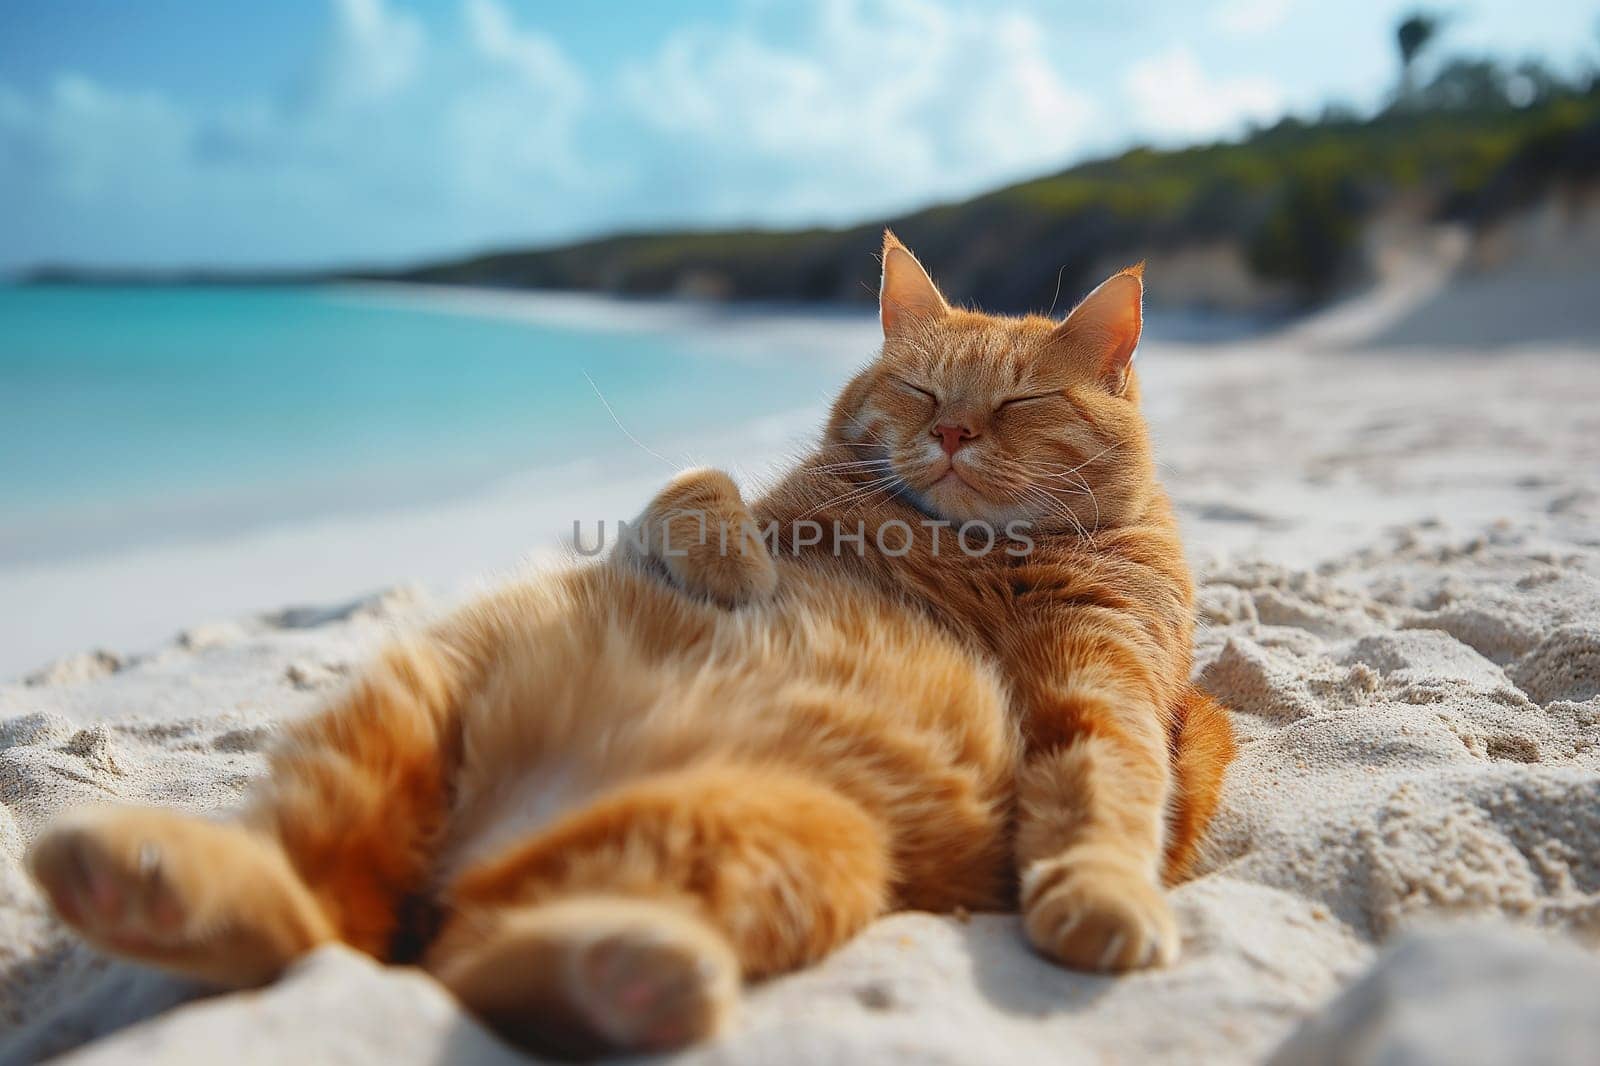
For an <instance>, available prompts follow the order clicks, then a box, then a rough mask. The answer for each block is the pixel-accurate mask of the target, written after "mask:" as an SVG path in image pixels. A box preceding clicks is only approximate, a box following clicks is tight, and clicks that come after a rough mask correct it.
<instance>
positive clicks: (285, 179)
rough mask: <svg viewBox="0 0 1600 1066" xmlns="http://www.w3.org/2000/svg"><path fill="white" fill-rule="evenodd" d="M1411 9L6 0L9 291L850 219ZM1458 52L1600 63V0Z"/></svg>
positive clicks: (1231, 102)
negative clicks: (626, 234)
mask: <svg viewBox="0 0 1600 1066" xmlns="http://www.w3.org/2000/svg"><path fill="white" fill-rule="evenodd" d="M1411 6H1413V5H1412V4H1409V3H1395V2H1388V0H1342V2H1336V3H1332V2H1328V0H1184V2H1178V0H1147V2H1144V3H1137V4H1088V3H1081V2H1075V3H1066V2H1062V3H1046V2H1043V0H1016V2H1011V3H1005V2H994V0H990V2H979V0H972V2H964V0H817V2H810V3H780V2H777V0H678V2H668V0H653V2H641V3H621V2H616V0H586V2H556V0H536V2H535V0H272V2H270V3H267V2H261V0H250V2H246V0H235V2H222V0H210V2H206V0H187V2H182V3H180V2H178V0H5V2H4V3H3V4H0V203H3V204H4V215H3V216H0V217H3V218H4V222H3V223H0V269H5V268H12V267H18V266H25V265H29V264H34V263H38V262H42V261H54V262H60V261H72V262H80V263H83V262H86V263H100V264H113V265H166V266H172V265H234V266H237V265H252V264H254V265H310V264H323V263H335V262H338V263H350V262H393V261H397V260H405V259H411V258H418V257H424V256H429V255H434V254H439V253H454V252H460V251H466V250H471V249H478V248H483V247H491V246H505V245H516V244H521V243H527V242H543V241H551V240H559V239H565V238H569V237H574V236H579V235H585V234H590V233H596V232H604V231H609V230H615V229H619V228H628V227H637V226H661V225H681V224H693V225H706V224H716V225H722V224H747V223H749V224H764V225H794V224H806V223H845V222H853V221H858V220H861V219H866V218H873V217H880V216H883V215H886V214H890V213H893V212H896V211H901V210H905V209H908V208H913V207H916V206H920V205H923V204H926V203H930V202H935V201H939V200H944V199H950V198H956V197H960V196H965V195H968V194H971V193H973V192H977V191H981V190H983V189H985V188H988V187H991V186H994V185H997V184H1000V183H1002V182H1005V181H1009V180H1013V179H1016V178H1021V177H1027V176H1030V175H1034V174H1038V173H1045V172H1049V171H1052V170H1055V169H1059V168H1060V167H1062V166H1064V165H1066V164H1068V163H1070V162H1073V161H1075V160H1077V159H1081V158H1084V157H1085V156H1089V155H1094V154H1096V153H1101V152H1105V151H1108V150H1113V149H1116V148H1119V147H1122V146H1125V145H1127V144H1129V143H1132V142H1136V141H1155V142H1158V143H1169V144H1171V143H1186V142H1190V141H1194V140H1202V139H1208V138H1214V137H1218V136H1227V135H1232V134H1235V133H1237V132H1238V131H1239V130H1241V129H1243V128H1244V126H1245V125H1246V124H1247V123H1249V122H1250V121H1252V120H1262V119H1269V118H1273V117H1276V116H1277V115H1279V114H1281V113H1283V112H1284V111H1296V112H1303V113H1311V112H1314V111H1315V110H1316V109H1317V108H1319V107H1320V105H1321V104H1322V103H1323V102H1325V101H1327V100H1329V99H1338V100H1343V101H1346V102H1348V103H1351V104H1354V105H1356V106H1360V107H1370V106H1373V105H1374V104H1376V103H1377V102H1378V101H1379V100H1380V99H1381V98H1382V95H1383V93H1384V92H1386V91H1387V89H1388V87H1389V86H1390V85H1391V84H1392V83H1393V80H1394V75H1395V58H1394V46H1393V43H1392V40H1393V27H1394V25H1395V23H1396V22H1397V21H1398V18H1399V17H1400V15H1401V14H1402V13H1404V12H1405V11H1406V10H1408V9H1409V8H1410V7H1411ZM1442 6H1446V7H1448V8H1449V9H1450V10H1452V11H1454V12H1455V15H1454V16H1453V19H1452V21H1451V23H1450V26H1449V29H1448V31H1447V34H1446V36H1445V38H1444V47H1443V48H1442V49H1441V51H1493V52H1494V53H1496V54H1499V55H1502V56H1508V57H1518V56H1523V55H1530V54H1536V55H1540V56H1542V57H1544V58H1546V59H1547V60H1549V61H1551V62H1553V63H1555V64H1556V65H1558V66H1561V67H1564V68H1567V69H1571V68H1573V67H1576V66H1579V65H1581V64H1594V63H1597V62H1600V27H1597V21H1600V3H1595V2H1594V0H1587V2H1582V3H1579V2H1569V0H1526V2H1520V3H1511V2H1507V0H1499V2H1495V3H1489V2H1487V0H1466V2H1465V3H1452V4H1448V5H1442Z"/></svg>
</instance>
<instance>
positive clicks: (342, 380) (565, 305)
mask: <svg viewBox="0 0 1600 1066" xmlns="http://www.w3.org/2000/svg"><path fill="white" fill-rule="evenodd" d="M872 326H873V323H872V321H871V316H863V315H842V316H826V315H824V316H815V315H806V316H792V315H785V314H755V313H744V312H728V311H717V310H715V309H709V308H707V309H697V308H694V307H692V306H684V305H667V304H662V305H650V304H625V303H618V302H614V301H606V300H602V299H597V298H586V297H560V296H526V295H510V294H507V295H504V296H496V295H493V294H480V295H476V296H474V295H470V294H448V293H435V292H428V291H422V292H407V291H404V290H399V289H388V288H370V289H355V288H350V289H345V288H326V289H318V288H126V289H123V288H73V287H59V288H58V287H20V288H0V563H9V562H19V561H32V560H38V559H49V558H56V557H61V556H64V555H70V554H72V553H83V552H93V551H99V550H105V549H109V548H114V547H117V546H120V545H122V544H124V543H127V542H130V541H134V540H138V539H144V538H159V537H162V536H168V535H171V534H173V533H175V532H179V531H191V532H192V531H194V530H196V529H204V530H211V531H213V532H218V533H226V532H229V531H231V530H244V529H248V528H251V527H253V526H256V525H259V524H262V523H266V522H271V521H274V520H278V519H282V518H284V517H299V516H307V515H317V514H321V513H326V512H337V511H367V510H371V509H374V508H381V507H384V506H390V505H396V504H409V503H413V502H416V501H417V500H419V499H424V498H427V497H430V496H444V495H451V494H459V493H468V492H471V491H473V490H474V488H475V487H478V486H481V485H483V484H484V483H485V482H487V481H491V480H493V479H495V478H497V477H500V476H502V475H506V474H510V473H520V472H526V471H529V470H537V469H540V468H547V467H570V466H571V464H574V463H580V462H593V461H595V460H596V458H597V457H602V458H603V457H604V456H605V455H607V454H611V453H615V452H616V451H618V450H628V449H638V448H640V447H644V448H648V449H651V450H656V449H664V450H667V451H669V452H670V453H671V454H672V455H673V457H674V458H676V457H677V455H678V454H680V453H677V452H672V449H674V448H677V447H679V446H681V445H683V444H684V442H685V441H691V440H692V439H693V438H694V436H695V435H696V434H697V433H702V432H703V433H706V434H721V435H723V436H726V434H727V433H728V432H729V430H730V428H731V427H736V426H737V425H739V424H740V423H741V422H746V421H751V420H755V419H759V418H761V417H762V416H764V415H771V414H776V413H779V412H784V411H790V410H794V409H796V408H799V407H804V406H808V405H818V404H821V403H823V402H825V401H826V400H827V399H828V398H829V397H830V396H831V395H832V394H833V392H834V391H835V390H836V389H837V387H838V384H839V382H840V381H841V380H842V379H843V376H844V374H845V373H847V372H848V368H849V367H850V366H852V365H857V364H859V363H861V362H862V361H864V360H865V359H866V358H868V357H869V356H870V354H871V346H872V337H873V330H872ZM591 382H592V384H591ZM597 393H598V394H597ZM601 396H603V397H604V402H602V400H601ZM608 404H609V407H610V411H609V412H608V410H607V405H608ZM619 422H620V423H621V425H622V426H625V427H626V431H624V430H623V429H622V428H620V427H619V424H618V423H619ZM636 442H637V443H636Z"/></svg>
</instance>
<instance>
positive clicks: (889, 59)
mask: <svg viewBox="0 0 1600 1066" xmlns="http://www.w3.org/2000/svg"><path fill="white" fill-rule="evenodd" d="M807 10H808V12H809V18H808V19H807V21H806V22H805V23H804V24H803V25H802V26H801V27H800V32H799V33H793V32H791V33H790V34H788V35H787V36H786V37H784V36H780V34H778V33H777V32H763V31H762V30H761V29H760V28H759V27H757V26H755V25H752V24H746V25H742V26H739V27H737V28H731V29H724V28H717V29H689V30H683V31H680V32H678V33H676V34H674V35H672V36H671V37H670V38H668V40H667V41H666V42H665V43H664V44H663V46H662V48H661V49H660V51H659V52H658V53H657V54H656V55H655V56H654V57H652V58H651V59H650V60H649V61H648V62H646V63H642V64H638V65H636V66H634V67H633V68H632V69H630V70H629V71H627V73H626V74H625V77H624V82H623V84H624V91H625V93H626V99H627V103H628V104H629V106H631V107H632V108H633V109H634V110H635V111H636V112H637V113H638V114H639V115H640V116H641V117H642V118H643V120H644V122H645V123H646V125H647V126H649V127H650V128H652V129H653V130H654V131H656V132H657V133H658V134H660V135H661V136H663V137H665V138H669V139H670V141H671V143H672V144H673V145H674V146H675V149H676V151H675V152H674V153H672V155H671V162H672V164H673V165H674V166H675V167H676V168H677V169H678V170H679V171H680V172H681V173H680V175H679V185H680V195H682V196H685V197H691V198H692V197H696V196H698V197H701V198H710V197H713V196H714V197H716V198H717V199H718V200H719V201H720V204H719V208H718V210H719V212H720V213H721V214H723V215H724V216H727V217H736V216H738V215H739V214H741V213H744V214H747V215H748V214H755V213H758V212H759V213H760V214H761V215H762V216H763V217H767V218H771V217H774V216H775V215H776V216H778V217H809V218H817V217H822V218H827V219H834V220H838V219H844V218H855V217H859V216H860V215H861V214H864V213H868V212H871V211H877V210H885V209H893V208H898V207H906V206H910V205H913V204H917V203H921V202H924V201H926V200H927V199H929V198H931V197H940V196H951V195H957V194H961V193H966V192H970V191H973V190H976V189H978V188H981V187H983V186H985V185H988V184H991V183H994V182H997V181H1000V180H1004V179H1007V178H1012V177H1017V176H1020V175H1025V174H1030V173H1033V172H1036V171H1039V170H1042V169H1047V168H1049V167H1052V166H1056V165H1060V164H1062V163H1064V162H1065V161H1066V160H1067V159H1068V158H1069V157H1070V156H1071V155H1072V154H1073V153H1074V152H1075V151H1076V150H1078V149H1080V148H1081V147H1082V146H1083V143H1084V140H1085V137H1086V135H1087V134H1088V131H1089V126H1090V122H1091V119H1092V118H1093V116H1094V114H1095V109H1094V107H1093V105H1092V104H1091V102H1090V101H1089V99H1088V98H1087V97H1086V96H1085V95H1084V94H1082V93H1080V92H1078V91H1076V90H1075V89H1073V88H1071V87H1070V86H1069V85H1068V84H1067V83H1066V81H1065V80H1064V79H1063V77H1062V76H1061V74H1060V72H1059V71H1058V70H1057V69H1056V67H1055V66H1054V65H1053V64H1052V63H1051V62H1050V60H1049V58H1048V50H1049V49H1048V43H1047V36H1046V34H1045V31H1044V29H1043V28H1042V27H1041V26H1040V24H1039V23H1038V22H1037V21H1036V20H1034V19H1033V18H1032V17H1031V16H1028V15H1024V14H1018V13H993V12H979V11H966V10H952V9H949V8H947V7H945V6H943V5H941V4H939V3H935V2H933V0H826V2H824V3H821V4H819V5H817V6H816V7H814V8H810V9H807Z"/></svg>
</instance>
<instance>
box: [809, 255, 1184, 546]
mask: <svg viewBox="0 0 1600 1066" xmlns="http://www.w3.org/2000/svg"><path fill="white" fill-rule="evenodd" d="M1141 275H1142V268H1140V267H1133V268H1131V269H1128V270H1124V271H1122V272H1121V273H1120V274H1116V275H1114V276H1113V277H1111V278H1110V279H1108V280H1107V281H1105V282H1104V283H1103V284H1102V285H1101V286H1100V287H1099V288H1097V289H1095V290H1094V291H1093V292H1092V293H1090V294H1089V295H1088V296H1087V297H1085V298H1084V300H1083V302H1082V303H1080V304H1078V306H1077V307H1076V308H1074V309H1073V311H1072V312H1071V314H1069V315H1067V317H1066V318H1065V319H1064V320H1063V321H1061V322H1056V321H1053V320H1051V319H1048V318H1043V317H1040V316H1037V315H1030V316H1027V317H1025V318H1009V317H1000V316H995V315H986V314H981V313H978V312H975V311H966V310H961V309H958V308H952V307H950V306H949V304H947V303H946V302H945V299H944V297H943V296H941V295H940V294H939V290H938V289H937V288H936V287H935V286H934V284H933V281H932V279H931V278H929V277H928V274H927V272H926V271H925V270H923V268H922V265H921V264H920V263H918V262H917V260H916V257H915V256H913V255H912V254H911V252H910V251H909V250H908V249H907V248H906V247H905V246H904V245H902V244H901V243H900V242H899V240H897V239H896V238H895V236H894V234H893V233H890V232H888V231H885V233H884V240H883V283H882V287H881V289H880V291H879V309H880V317H881V319H882V321H883V336H884V340H883V351H882V354H881V355H880V356H879V357H878V359H877V360H876V361H875V362H874V363H873V364H872V365H871V366H869V367H868V368H867V369H866V370H864V371H863V372H862V373H861V374H860V375H858V376H857V377H856V379H855V380H854V381H852V382H851V383H850V385H849V386H848V387H847V388H846V389H845V391H844V393H843V395H841V396H840V398H839V400H838V402H837V403H836V404H835V406H834V410H833V417H832V419H831V420H830V422H829V426H828V431H827V439H828V442H829V443H830V444H833V445H836V446H837V447H835V448H833V449H832V453H833V454H834V455H841V454H842V455H844V456H846V457H848V458H850V459H852V460H855V461H857V462H866V461H868V460H878V461H879V463H880V464H881V465H879V466H877V467H867V469H869V470H871V472H872V473H874V474H877V475H881V476H883V477H890V476H892V477H893V478H895V479H897V480H896V483H895V485H894V487H895V488H896V489H897V490H898V491H899V492H900V494H901V495H902V496H903V497H905V498H906V499H909V500H910V501H912V502H913V503H914V504H915V505H916V506H917V507H918V508H919V509H920V510H922V511H923V512H925V513H927V514H929V515H932V516H934V517H936V518H942V519H948V520H951V521H953V522H958V523H959V522H967V521H972V520H979V521H984V522H988V523H990V524H991V525H994V526H996V527H997V528H998V527H1003V526H1004V525H1005V524H1006V523H1008V522H1012V521H1015V520H1022V521H1026V522H1028V523H1030V524H1031V525H1032V527H1033V528H1035V529H1037V530H1040V531H1046V532H1051V531H1080V530H1085V531H1093V530H1094V529H1096V528H1105V527H1109V526H1113V525H1118V524H1121V523H1122V522H1124V521H1127V520H1129V519H1131V518H1133V517H1135V516H1136V515H1137V514H1138V513H1139V512H1140V511H1141V510H1142V508H1143V507H1144V506H1145V504H1146V503H1147V502H1148V500H1149V498H1150V493H1151V491H1152V488H1153V485H1154V475H1153V470H1152V466H1151V461H1150V447H1149V441H1148V435H1147V431H1146V428H1145V424H1144V420H1143V418H1142V417H1141V416H1140V414H1139V402H1138V384H1137V381H1136V380H1135V377H1134V373H1133V366H1132V360H1133V352H1134V348H1135V347H1136V346H1137V345H1138V343H1139V330H1140V326H1141V303H1142V300H1143V295H1144V284H1143V280H1142V277H1141Z"/></svg>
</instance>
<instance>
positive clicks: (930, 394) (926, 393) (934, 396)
mask: <svg viewBox="0 0 1600 1066" xmlns="http://www.w3.org/2000/svg"><path fill="white" fill-rule="evenodd" d="M894 380H895V384H897V385H899V386H900V387H901V388H903V389H907V390H909V391H911V392H914V393H917V394H918V395H919V396H923V397H926V398H927V399H930V400H932V401H933V402H934V403H938V402H939V394H938V393H936V392H934V391H933V390H932V389H925V388H923V387H922V386H921V385H913V384H912V383H911V382H909V381H907V380H906V379H905V378H898V377H897V378H895V379H894Z"/></svg>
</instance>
